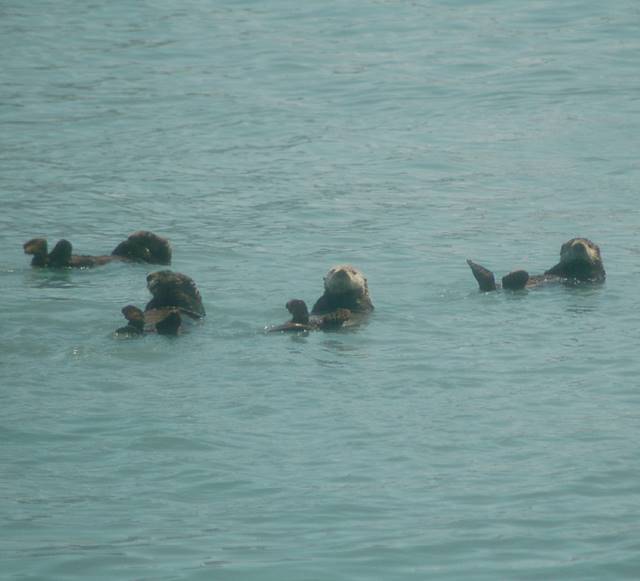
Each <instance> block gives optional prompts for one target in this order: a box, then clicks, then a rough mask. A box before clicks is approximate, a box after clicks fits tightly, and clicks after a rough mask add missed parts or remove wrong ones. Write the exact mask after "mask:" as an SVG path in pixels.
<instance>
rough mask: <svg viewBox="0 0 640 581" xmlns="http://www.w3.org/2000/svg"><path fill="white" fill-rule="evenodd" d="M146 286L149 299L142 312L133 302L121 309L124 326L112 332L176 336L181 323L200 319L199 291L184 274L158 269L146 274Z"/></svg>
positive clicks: (181, 328) (182, 325) (118, 333)
mask: <svg viewBox="0 0 640 581" xmlns="http://www.w3.org/2000/svg"><path fill="white" fill-rule="evenodd" d="M147 288H148V289H149V291H150V292H151V294H152V296H153V298H152V299H151V300H150V301H149V302H148V303H147V305H146V307H145V309H144V312H143V311H142V310H141V309H139V308H138V307H135V306H133V305H127V306H126V307H124V308H123V309H122V314H123V315H124V317H125V319H127V325H126V326H124V327H120V328H119V329H118V330H117V331H116V335H125V336H139V335H142V334H144V333H148V332H156V333H158V334H160V335H178V334H180V333H181V332H182V330H183V327H184V325H185V323H188V322H193V321H198V320H201V319H202V318H203V317H204V316H205V314H206V313H205V310H204V306H203V305H202V298H201V297H200V292H199V291H198V288H197V287H196V284H195V283H194V282H193V280H192V279H191V278H190V277H188V276H187V275H186V274H181V273H179V272H172V271H170V270H159V271H157V272H152V273H151V274H150V275H149V276H147Z"/></svg>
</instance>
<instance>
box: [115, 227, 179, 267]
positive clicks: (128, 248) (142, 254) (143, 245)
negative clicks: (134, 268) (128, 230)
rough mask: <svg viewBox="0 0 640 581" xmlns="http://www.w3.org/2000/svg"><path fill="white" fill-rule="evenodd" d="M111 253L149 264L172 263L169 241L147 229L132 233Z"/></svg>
mask: <svg viewBox="0 0 640 581" xmlns="http://www.w3.org/2000/svg"><path fill="white" fill-rule="evenodd" d="M111 254H112V255H113V256H122V257H123V258H127V259H128V260H136V261H140V262H148V263H149V264H170V263H171V246H170V244H169V241H168V240H167V239H166V238H162V237H161V236H158V235H157V234H154V233H153V232H148V231H146V230H140V231H139V232H134V233H133V234H131V235H130V236H129V237H128V238H127V239H126V240H125V241H124V242H120V244H118V246H116V247H115V249H114V250H113V252H112V253H111Z"/></svg>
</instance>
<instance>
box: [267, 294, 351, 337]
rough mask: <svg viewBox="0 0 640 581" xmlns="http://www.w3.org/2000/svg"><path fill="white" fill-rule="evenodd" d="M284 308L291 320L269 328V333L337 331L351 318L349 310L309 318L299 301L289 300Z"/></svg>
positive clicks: (306, 310)
mask: <svg viewBox="0 0 640 581" xmlns="http://www.w3.org/2000/svg"><path fill="white" fill-rule="evenodd" d="M285 307H286V308H287V310H288V311H289V312H290V313H291V315H292V317H291V320H290V321H287V322H286V323H283V324H282V325H276V326H274V327H269V328H268V329H267V331H268V332H269V333H276V332H292V331H293V332H306V331H313V330H323V331H328V330H333V329H339V328H340V327H342V326H343V325H344V324H345V323H346V322H347V321H348V320H349V319H350V318H351V311H350V310H349V309H336V310H335V311H333V312H332V313H329V314H326V315H320V316H314V317H310V316H309V310H308V309H307V304H306V303H305V302H304V301H303V300H300V299H291V300H290V301H288V302H287V304H286V305H285Z"/></svg>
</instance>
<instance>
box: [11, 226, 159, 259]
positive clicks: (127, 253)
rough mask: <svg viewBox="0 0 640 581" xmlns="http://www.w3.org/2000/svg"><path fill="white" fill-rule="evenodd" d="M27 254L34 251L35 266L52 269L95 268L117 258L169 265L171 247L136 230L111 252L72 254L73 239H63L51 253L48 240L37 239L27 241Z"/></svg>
mask: <svg viewBox="0 0 640 581" xmlns="http://www.w3.org/2000/svg"><path fill="white" fill-rule="evenodd" d="M23 248H24V252H25V254H32V255H33V258H32V259H31V265H32V266H38V267H51V268H92V267H94V266H102V265H103V264H108V263H109V262H114V261H125V262H147V263H149V264H169V263H170V262H171V246H170V245H169V242H168V241H167V240H166V239H165V238H162V237H160V236H158V235H157V234H154V233H153V232H147V231H144V230H141V231H139V232H134V233H133V234H131V235H130V236H129V237H128V238H127V239H126V240H125V241H123V242H121V243H120V244H118V246H116V248H115V249H114V250H113V252H112V253H111V254H108V255H98V256H91V255H84V254H72V250H73V249H72V246H71V242H69V241H68V240H64V239H62V240H59V241H58V242H57V244H56V245H55V246H54V248H53V250H52V251H51V252H50V253H48V252H47V240H46V239H45V238H34V239H32V240H29V241H28V242H25V244H24V246H23Z"/></svg>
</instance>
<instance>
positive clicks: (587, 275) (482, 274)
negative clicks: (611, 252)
mask: <svg viewBox="0 0 640 581" xmlns="http://www.w3.org/2000/svg"><path fill="white" fill-rule="evenodd" d="M467 264H468V265H469V267H470V268H471V272H472V273H473V276H474V277H475V279H476V281H477V282H478V286H479V287H480V290H481V291H493V290H496V289H498V288H500V287H502V288H504V289H508V290H522V289H525V288H535V287H537V286H541V285H544V284H548V283H563V284H567V285H574V284H581V283H602V282H604V280H605V278H606V272H605V270H604V266H603V263H602V255H601V254H600V248H599V247H598V245H597V244H594V243H593V242H592V241H591V240H589V239H588V238H572V239H571V240H568V241H567V242H565V243H564V244H563V245H562V247H561V248H560V261H559V262H558V263H557V264H556V265H554V266H552V267H551V268H550V269H548V270H546V271H545V272H544V273H543V274H536V275H530V274H529V273H528V272H527V271H526V270H516V271H512V272H510V273H509V274H507V275H505V276H504V277H502V284H501V285H500V284H498V283H496V281H495V276H494V274H493V272H491V271H490V270H488V269H486V268H484V267H483V266H480V265H479V264H476V263H475V262H472V261H471V260H467Z"/></svg>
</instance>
